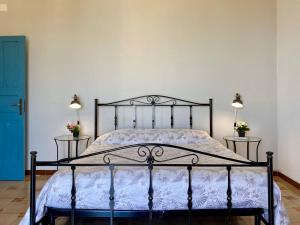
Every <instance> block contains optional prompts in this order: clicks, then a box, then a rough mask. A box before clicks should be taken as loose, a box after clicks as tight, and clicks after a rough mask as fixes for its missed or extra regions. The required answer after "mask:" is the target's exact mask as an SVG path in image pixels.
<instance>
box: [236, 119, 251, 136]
mask: <svg viewBox="0 0 300 225" xmlns="http://www.w3.org/2000/svg"><path fill="white" fill-rule="evenodd" d="M235 130H236V131H237V132H238V134H239V137H245V135H246V132H247V131H249V130H250V128H249V127H248V124H247V123H246V122H243V121H239V122H237V123H236V125H235Z"/></svg>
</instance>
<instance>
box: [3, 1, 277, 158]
mask: <svg viewBox="0 0 300 225" xmlns="http://www.w3.org/2000/svg"><path fill="white" fill-rule="evenodd" d="M5 2H6V3H8V12H5V13H3V12H1V13H0V35H17V34H24V35H26V36H27V39H28V92H29V93H28V94H29V95H28V97H29V116H28V122H29V123H28V149H29V150H37V151H38V152H39V154H38V158H39V159H43V160H45V159H55V145H54V142H53V137H54V136H56V135H59V134H63V133H66V129H65V124H66V123H67V121H70V120H75V119H76V117H75V113H74V112H73V111H71V110H70V109H69V107H68V104H69V101H70V98H71V96H72V95H73V94H74V93H77V94H78V95H79V96H80V97H81V100H82V102H83V103H84V108H83V110H82V111H81V123H82V125H83V129H84V132H85V133H88V134H92V132H93V99H94V98H95V97H99V98H100V99H101V100H102V101H109V100H117V99H120V98H126V97H130V96H136V95H142V94H149V93H157V94H165V95H170V96H175V97H181V98H185V99H190V100H193V101H199V102H203V101H206V100H207V99H208V98H210V97H211V98H214V100H215V123H214V124H215V127H214V128H215V136H216V138H218V139H220V140H221V138H222V137H223V136H224V135H230V134H232V124H233V109H232V107H231V101H232V98H233V97H234V93H235V92H239V93H241V94H242V96H243V100H244V102H245V105H246V106H245V108H244V110H243V111H242V113H241V114H240V116H241V117H240V119H245V120H247V121H248V122H249V124H250V126H251V128H252V131H251V134H252V135H257V136H261V137H263V139H264V141H263V144H262V146H261V150H262V151H261V153H260V158H261V159H265V153H264V152H265V151H270V150H271V151H274V152H275V156H276V157H277V149H276V148H277V143H276V136H277V132H276V129H277V128H276V4H275V3H276V2H275V1H274V0H264V1H261V0H143V1H139V0H88V1H86V0H76V1H74V0H43V1H40V0H6V1H5Z"/></svg>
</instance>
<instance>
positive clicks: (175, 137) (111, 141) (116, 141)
mask: <svg viewBox="0 0 300 225" xmlns="http://www.w3.org/2000/svg"><path fill="white" fill-rule="evenodd" d="M209 138H210V136H209V135H208V133H207V132H206V131H202V130H192V129H120V130H115V131H112V132H109V133H106V134H103V135H101V136H100V137H98V138H97V140H96V141H95V143H96V144H107V145H132V144H141V143H158V144H173V145H178V144H181V145H182V144H196V143H203V141H205V140H208V139H209Z"/></svg>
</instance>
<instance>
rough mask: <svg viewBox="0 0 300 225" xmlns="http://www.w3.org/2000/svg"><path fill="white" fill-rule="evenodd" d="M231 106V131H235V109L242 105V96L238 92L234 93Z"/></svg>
mask: <svg viewBox="0 0 300 225" xmlns="http://www.w3.org/2000/svg"><path fill="white" fill-rule="evenodd" d="M231 105H232V107H233V108H234V124H233V133H235V127H236V120H237V111H238V109H241V108H243V107H244V103H243V101H242V97H241V95H240V94H239V93H236V94H235V99H234V100H233V101H232V104H231Z"/></svg>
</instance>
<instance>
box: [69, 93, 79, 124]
mask: <svg viewBox="0 0 300 225" xmlns="http://www.w3.org/2000/svg"><path fill="white" fill-rule="evenodd" d="M81 107H82V105H81V103H80V100H79V98H78V96H77V95H76V94H75V95H74V97H73V98H72V101H71V103H70V108H71V109H75V110H76V114H77V124H79V112H78V110H79V109H81Z"/></svg>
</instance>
